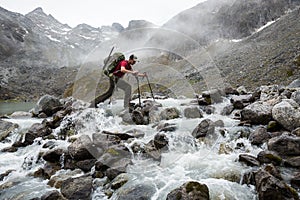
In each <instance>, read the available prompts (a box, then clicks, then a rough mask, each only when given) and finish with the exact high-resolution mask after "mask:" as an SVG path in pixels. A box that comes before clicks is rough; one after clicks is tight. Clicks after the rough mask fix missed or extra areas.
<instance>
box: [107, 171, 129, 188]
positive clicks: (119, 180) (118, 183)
mask: <svg viewBox="0 0 300 200" xmlns="http://www.w3.org/2000/svg"><path fill="white" fill-rule="evenodd" d="M128 180H129V177H128V175H127V174H126V173H122V174H119V175H118V176H117V177H116V178H115V179H114V180H112V182H111V189H113V190H116V189H119V188H120V187H122V186H123V185H124V184H125V183H127V182H128Z"/></svg>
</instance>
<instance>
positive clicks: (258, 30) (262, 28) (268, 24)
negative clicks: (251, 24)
mask: <svg viewBox="0 0 300 200" xmlns="http://www.w3.org/2000/svg"><path fill="white" fill-rule="evenodd" d="M279 19H280V18H278V19H276V20H274V21H270V22H268V23H266V24H265V25H263V26H262V27H260V28H258V29H256V30H255V33H258V32H260V31H262V30H264V29H265V28H267V27H268V26H270V25H271V24H273V23H274V22H276V21H278V20H279Z"/></svg>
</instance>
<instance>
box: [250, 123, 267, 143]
mask: <svg viewBox="0 0 300 200" xmlns="http://www.w3.org/2000/svg"><path fill="white" fill-rule="evenodd" d="M270 138H271V136H270V134H269V133H268V132H267V129H266V128H265V127H262V126H261V127H258V128H257V129H255V131H254V132H253V133H251V134H250V136H249V140H250V142H251V144H253V145H261V144H263V143H265V142H267V141H268V140H269V139H270Z"/></svg>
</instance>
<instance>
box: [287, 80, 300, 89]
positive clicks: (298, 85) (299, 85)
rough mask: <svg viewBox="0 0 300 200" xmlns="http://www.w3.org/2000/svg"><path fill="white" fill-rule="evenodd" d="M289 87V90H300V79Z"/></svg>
mask: <svg viewBox="0 0 300 200" xmlns="http://www.w3.org/2000/svg"><path fill="white" fill-rule="evenodd" d="M287 87H288V88H300V79H296V80H294V81H293V82H291V83H290V84H289V85H288V86H287Z"/></svg>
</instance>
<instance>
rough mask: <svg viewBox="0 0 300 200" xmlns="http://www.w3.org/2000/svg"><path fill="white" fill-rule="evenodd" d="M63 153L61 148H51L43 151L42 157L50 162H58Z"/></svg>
mask: <svg viewBox="0 0 300 200" xmlns="http://www.w3.org/2000/svg"><path fill="white" fill-rule="evenodd" d="M63 153H64V150H63V149H60V148H57V149H52V150H50V151H47V152H46V153H44V155H43V159H44V160H45V161H48V162H52V163H55V162H58V163H59V162H60V158H61V156H62V155H63Z"/></svg>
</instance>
